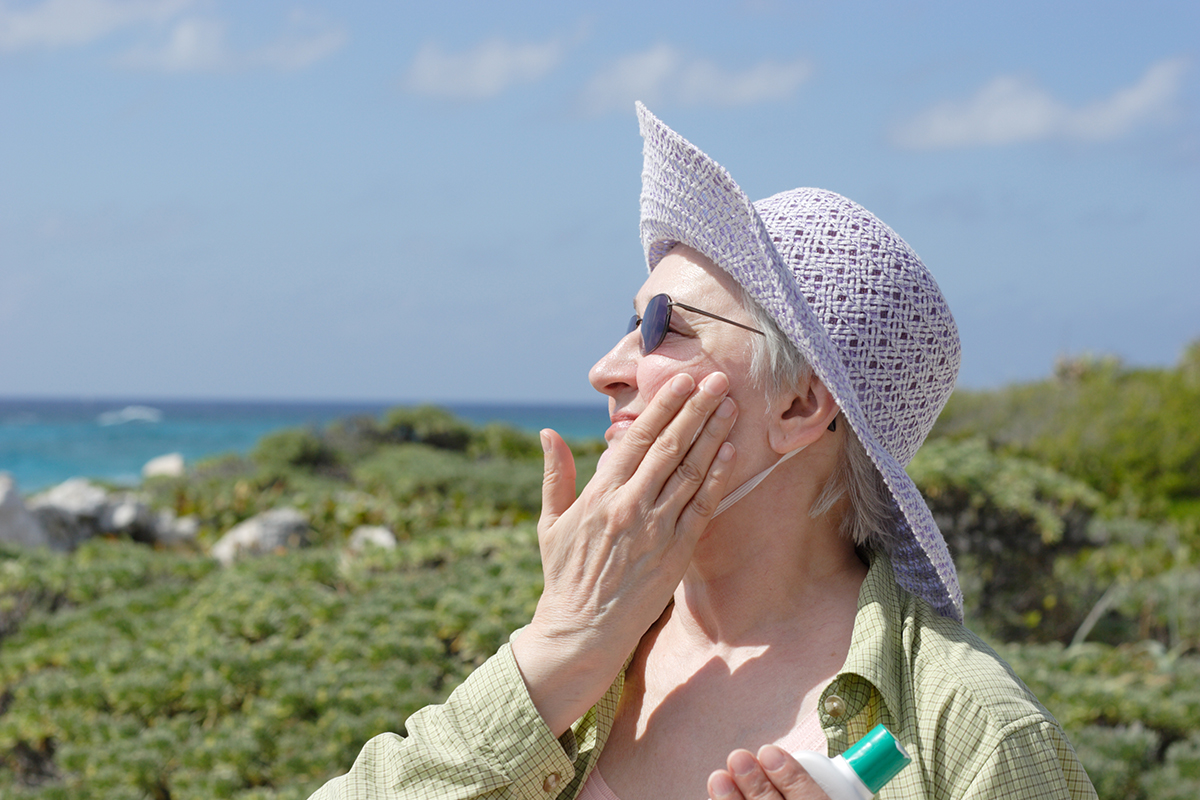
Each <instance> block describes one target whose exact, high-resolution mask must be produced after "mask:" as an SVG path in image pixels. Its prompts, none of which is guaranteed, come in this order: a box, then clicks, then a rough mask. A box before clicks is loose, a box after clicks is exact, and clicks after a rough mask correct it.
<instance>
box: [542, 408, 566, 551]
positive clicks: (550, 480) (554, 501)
mask: <svg viewBox="0 0 1200 800" xmlns="http://www.w3.org/2000/svg"><path fill="white" fill-rule="evenodd" d="M541 440H542V451H543V452H544V453H545V468H544V470H545V471H544V473H543V475H542V516H541V519H540V520H539V521H538V532H539V533H544V532H545V531H546V530H547V529H548V528H549V527H550V526H551V525H553V524H554V522H555V521H556V520H557V519H558V518H559V517H561V516H562V515H563V512H565V511H566V510H567V509H568V508H570V507H571V504H572V503H574V502H575V457H574V456H573V455H571V448H570V447H568V446H567V443H566V442H564V441H563V438H562V437H561V436H559V435H558V433H557V432H556V431H553V430H550V429H549V428H546V429H545V430H544V431H542V433H541Z"/></svg>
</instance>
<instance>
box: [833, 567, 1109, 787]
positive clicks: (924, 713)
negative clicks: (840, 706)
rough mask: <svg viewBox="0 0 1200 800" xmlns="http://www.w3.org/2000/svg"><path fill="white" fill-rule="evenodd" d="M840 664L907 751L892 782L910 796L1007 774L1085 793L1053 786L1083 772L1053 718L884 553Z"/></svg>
mask: <svg viewBox="0 0 1200 800" xmlns="http://www.w3.org/2000/svg"><path fill="white" fill-rule="evenodd" d="M847 665H848V667H849V668H850V671H852V672H853V673H854V675H855V676H856V677H857V678H858V679H865V681H866V682H867V683H868V684H869V685H870V686H871V687H872V688H873V689H874V691H875V692H877V693H878V694H877V695H875V696H876V697H878V698H879V700H881V701H882V705H883V708H882V709H881V715H882V716H881V721H885V722H886V723H887V724H888V725H889V727H890V728H892V731H893V733H895V734H896V735H897V737H898V738H899V739H900V741H901V742H902V743H904V744H905V745H906V746H908V747H911V748H912V750H913V751H914V752H913V753H912V755H913V756H914V759H915V760H916V761H917V764H916V765H914V766H913V767H910V768H908V769H906V770H905V771H904V772H903V773H901V776H898V780H897V784H898V785H899V786H902V787H905V788H906V791H908V792H909V793H910V795H911V796H918V797H919V796H931V797H933V796H946V797H966V796H987V795H986V793H985V794H984V795H972V794H971V793H972V792H975V791H976V790H977V789H978V788H979V787H989V788H988V791H990V790H991V789H995V788H997V787H1002V786H1006V785H1011V782H1012V781H1016V782H1017V783H1019V784H1021V785H1023V786H1024V785H1027V786H1030V787H1033V788H1036V789H1037V790H1038V791H1042V790H1046V794H1045V795H1044V796H1048V797H1057V796H1086V794H1085V795H1076V794H1075V793H1069V794H1067V795H1062V793H1061V791H1060V788H1061V787H1062V786H1063V785H1064V779H1065V777H1066V776H1072V775H1082V774H1083V773H1082V769H1081V768H1080V767H1079V764H1078V759H1077V758H1076V756H1075V752H1074V750H1073V749H1072V748H1071V745H1070V743H1069V742H1068V741H1067V738H1066V735H1065V734H1064V733H1063V731H1062V728H1061V726H1060V725H1059V723H1058V721H1057V720H1056V719H1055V718H1054V716H1053V715H1052V714H1051V713H1050V712H1049V711H1048V710H1047V709H1046V708H1045V706H1043V705H1042V704H1041V703H1040V702H1039V701H1038V699H1037V697H1035V696H1034V694H1033V692H1032V691H1030V690H1029V688H1028V687H1027V686H1026V685H1025V683H1024V682H1023V681H1022V680H1021V679H1020V677H1018V676H1017V674H1016V673H1015V672H1014V671H1013V669H1012V667H1010V666H1009V665H1008V663H1007V662H1005V661H1004V659H1002V658H1001V657H1000V656H999V655H998V654H997V653H996V651H995V650H993V649H992V648H991V647H990V646H989V645H988V644H987V643H986V642H985V641H983V639H981V638H980V637H979V636H978V635H976V634H975V633H974V632H972V631H971V630H969V629H968V628H966V627H964V626H963V625H961V624H960V623H958V622H956V621H954V620H951V619H947V618H945V617H942V616H940V615H939V614H938V613H937V612H936V611H935V610H934V609H933V607H932V606H931V605H930V604H929V603H928V602H926V601H924V600H921V599H920V598H918V597H916V596H914V595H912V594H910V593H909V592H907V591H905V590H904V589H903V588H901V587H900V586H898V585H897V584H896V582H895V579H894V577H893V576H892V573H891V569H890V564H889V563H888V561H887V559H886V558H878V559H876V560H875V561H874V562H873V563H872V566H871V571H870V573H869V574H868V576H867V580H866V581H865V582H864V585H863V591H862V593H861V595H860V601H859V611H858V616H857V617H856V620H855V630H854V637H853V644H852V646H851V656H850V659H848V664H847ZM851 710H853V709H851ZM850 738H853V737H850ZM1082 783H1083V785H1086V777H1085V778H1084V779H1083V781H1082ZM947 791H949V793H947ZM1003 793H1004V792H1001V794H1003ZM897 796H899V795H897ZM1013 796H1026V795H1013ZM1029 796H1037V794H1036V792H1035V794H1033V795H1029Z"/></svg>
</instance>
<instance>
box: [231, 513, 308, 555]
mask: <svg viewBox="0 0 1200 800" xmlns="http://www.w3.org/2000/svg"><path fill="white" fill-rule="evenodd" d="M307 543H308V517H306V516H304V514H302V513H301V512H299V511H297V510H296V509H294V508H277V509H273V510H271V511H265V512H263V513H262V514H259V515H257V516H254V517H251V518H250V519H248V520H246V521H244V522H241V523H239V524H237V525H234V526H233V527H232V528H230V529H229V530H228V531H226V532H225V535H224V536H222V537H221V538H220V540H219V541H218V542H217V543H216V544H214V545H213V547H212V556H213V558H215V559H216V560H217V561H220V562H221V563H222V564H223V565H225V566H229V565H230V564H232V563H233V562H234V561H236V560H237V559H238V558H239V557H240V556H243V555H260V554H262V553H270V552H273V551H274V550H277V549H279V548H287V549H291V548H295V547H303V546H304V545H305V544H307Z"/></svg>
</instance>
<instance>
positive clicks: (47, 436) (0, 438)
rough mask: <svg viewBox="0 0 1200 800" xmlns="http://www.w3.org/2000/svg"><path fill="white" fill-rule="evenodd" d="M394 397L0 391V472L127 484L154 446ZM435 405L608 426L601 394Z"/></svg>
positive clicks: (201, 441)
mask: <svg viewBox="0 0 1200 800" xmlns="http://www.w3.org/2000/svg"><path fill="white" fill-rule="evenodd" d="M396 405H400V404H399V403H387V404H383V403H299V402H296V403H289V402H225V401H222V402H214V401H180V400H171V401H155V400H144V399H143V400H139V399H127V400H125V399H123V400H38V399H3V398H0V472H9V473H11V474H12V475H13V477H14V478H15V479H16V482H17V485H18V487H19V488H20V490H21V493H22V494H26V495H27V494H30V493H32V492H35V491H38V490H40V489H45V488H47V487H49V486H53V485H55V484H58V483H61V482H62V481H65V480H67V479H68V478H74V477H85V478H96V479H101V480H105V481H109V482H113V483H118V484H131V485H132V484H135V483H137V482H138V481H139V480H140V479H141V471H142V466H143V465H144V464H145V463H146V462H147V461H149V460H150V459H152V458H155V457H156V456H160V455H164V454H166V453H181V454H182V455H183V457H184V460H185V462H186V463H189V464H193V463H195V462H196V461H198V460H200V459H204V458H209V457H212V456H215V455H220V454H223V453H241V454H245V453H248V452H249V451H250V450H251V449H252V448H253V447H254V445H255V443H257V442H258V440H259V439H260V438H261V437H262V436H263V435H264V434H267V433H270V432H271V431H276V430H279V429H281V428H292V427H299V426H308V425H315V426H324V425H326V424H328V423H330V422H332V421H334V420H337V419H341V418H344V417H349V416H355V415H364V414H365V415H369V416H373V417H377V418H378V417H379V416H381V415H382V413H383V412H384V411H386V410H387V409H389V408H392V407H393V406H396ZM441 405H442V406H443V407H444V408H446V409H448V410H450V411H452V412H453V413H455V414H457V415H458V416H459V417H461V418H463V419H465V420H467V421H468V422H472V423H476V424H484V423H487V422H492V421H499V422H507V423H509V424H510V425H513V426H514V427H517V428H519V429H521V430H526V431H538V430H540V429H542V428H554V429H555V430H557V431H558V432H559V433H561V434H562V435H563V436H565V437H566V438H568V439H588V438H598V437H601V436H603V435H604V431H605V429H606V428H607V427H608V413H607V411H606V409H605V407H604V405H603V403H596V404H591V405H582V404H580V405H518V404H486V403H478V404H456V403H445V404H441Z"/></svg>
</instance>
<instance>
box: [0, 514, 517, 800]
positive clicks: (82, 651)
mask: <svg viewBox="0 0 1200 800" xmlns="http://www.w3.org/2000/svg"><path fill="white" fill-rule="evenodd" d="M6 555H7V559H6V561H5V564H7V565H12V564H14V563H15V564H20V565H21V566H22V567H25V568H24V569H8V570H6V572H5V575H6V576H7V577H6V583H5V584H4V587H3V596H5V597H8V596H10V595H11V594H12V593H14V592H17V591H21V590H29V589H37V590H39V591H42V593H43V594H44V595H45V596H46V597H50V596H56V597H58V598H59V599H58V600H57V601H55V602H43V603H40V604H39V605H38V607H37V608H36V609H34V610H32V611H31V612H30V613H29V614H28V615H27V617H26V619H25V621H24V624H22V625H21V627H20V630H19V631H18V632H16V633H15V634H12V635H11V636H10V637H9V638H8V639H7V640H6V641H5V642H4V646H3V649H2V650H0V681H2V682H3V687H4V695H5V697H6V698H7V699H6V703H5V711H4V713H3V715H0V754H3V756H0V785H4V786H5V787H7V788H6V790H5V796H12V797H38V798H42V797H60V796H70V797H168V796H169V797H172V798H190V797H244V798H248V797H267V796H269V797H304V796H307V794H308V793H309V792H311V791H312V790H314V789H315V788H316V786H318V785H319V784H320V783H322V782H323V781H324V780H326V779H328V778H329V777H332V775H334V774H337V773H338V772H341V771H344V770H345V768H346V767H347V766H348V765H349V764H350V763H352V761H353V759H354V756H355V755H356V754H357V752H358V750H359V749H360V748H361V747H362V745H363V744H364V742H365V740H366V738H368V737H369V736H370V735H373V734H374V733H378V732H382V731H385V730H402V726H403V720H404V718H405V717H407V716H408V715H409V714H411V713H412V712H413V711H415V710H417V709H418V708H420V707H422V706H424V705H427V704H429V703H431V702H437V701H439V700H440V699H442V698H443V697H444V696H445V695H446V694H447V693H448V692H449V691H450V690H452V689H453V687H454V686H456V685H457V684H458V683H459V682H461V681H462V680H463V679H464V678H465V676H466V675H467V674H468V673H469V672H470V670H471V669H472V668H473V667H474V666H476V665H477V664H479V663H481V662H482V661H483V659H485V658H486V657H487V656H488V655H490V654H491V653H492V652H494V651H495V650H496V649H497V648H498V647H499V645H500V644H501V643H502V642H503V641H504V639H505V637H506V636H507V635H508V633H509V632H511V631H512V630H513V629H515V628H516V627H518V626H520V625H521V624H523V623H524V622H525V621H527V620H528V618H529V616H530V615H531V614H532V610H533V606H534V604H535V603H536V599H537V595H538V591H539V589H540V575H541V573H540V567H539V563H538V557H537V541H536V533H535V531H534V530H533V528H532V527H531V526H520V527H512V528H507V529H504V530H501V531H495V530H483V531H461V530H459V531H445V532H443V533H442V534H438V535H431V536H429V537H426V538H424V539H422V540H420V541H414V542H412V543H411V544H410V546H406V547H405V548H402V549H398V550H395V551H387V550H382V549H371V550H368V551H366V552H364V553H363V554H361V555H353V554H350V553H343V552H340V551H338V550H336V549H317V550H309V551H298V552H293V553H288V554H286V555H280V556H276V557H271V558H260V559H251V560H248V561H245V562H242V563H239V564H237V565H236V566H234V567H232V568H230V569H225V570H217V569H215V568H214V566H213V564H212V562H210V561H208V560H207V559H203V558H199V557H195V556H179V555H172V554H164V553H156V552H154V551H151V550H149V549H146V548H139V547H137V546H134V545H128V544H121V543H114V542H104V541H98V542H94V543H92V544H89V545H87V546H86V547H85V548H83V549H81V550H80V551H79V552H77V553H76V554H74V555H71V556H64V555H57V554H53V555H52V554H47V553H39V554H37V555H36V556H34V557H33V559H32V560H31V561H29V562H27V563H26V559H25V557H24V554H22V555H16V554H13V553H8V554H6ZM103 573H111V574H112V575H113V576H115V577H114V579H113V580H112V581H109V582H107V583H106V584H105V585H97V581H96V578H95V576H97V575H100V574H103ZM447 587H453V588H451V589H449V590H448V589H447ZM98 590H99V591H98ZM56 604H57V606H58V607H57V608H54V606H55V605H56Z"/></svg>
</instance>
